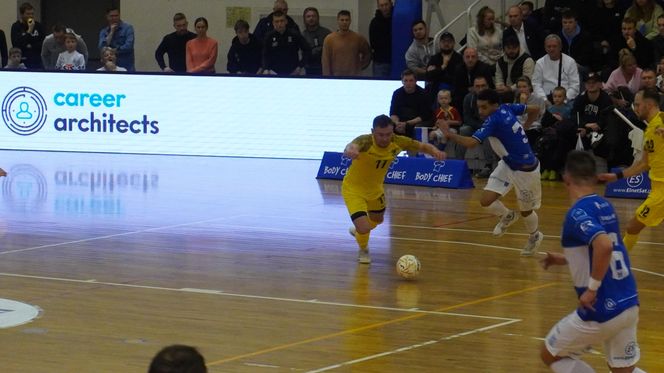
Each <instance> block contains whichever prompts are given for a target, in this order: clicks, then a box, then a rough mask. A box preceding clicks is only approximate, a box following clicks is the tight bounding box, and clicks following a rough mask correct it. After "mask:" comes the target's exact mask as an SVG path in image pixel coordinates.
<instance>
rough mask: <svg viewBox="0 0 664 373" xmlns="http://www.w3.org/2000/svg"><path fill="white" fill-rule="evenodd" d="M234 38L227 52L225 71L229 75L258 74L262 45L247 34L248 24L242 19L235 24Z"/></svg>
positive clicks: (251, 35)
mask: <svg viewBox="0 0 664 373" xmlns="http://www.w3.org/2000/svg"><path fill="white" fill-rule="evenodd" d="M234 29H235V37H234V38H233V41H231V47H230V49H229V50H228V56H227V57H228V62H227V64H226V69H227V70H228V72H229V73H231V74H258V72H259V71H260V69H261V54H262V53H263V45H262V44H261V42H260V41H259V40H258V39H256V37H255V36H254V35H253V34H250V33H249V23H247V21H245V20H243V19H239V20H237V22H235V27H234Z"/></svg>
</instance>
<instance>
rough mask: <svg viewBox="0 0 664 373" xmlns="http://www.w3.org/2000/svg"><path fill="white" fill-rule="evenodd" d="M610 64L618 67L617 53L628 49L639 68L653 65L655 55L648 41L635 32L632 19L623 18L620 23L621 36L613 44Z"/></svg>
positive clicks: (634, 23)
mask: <svg viewBox="0 0 664 373" xmlns="http://www.w3.org/2000/svg"><path fill="white" fill-rule="evenodd" d="M613 47H614V49H613V53H614V55H613V56H612V63H613V66H617V65H618V52H619V51H620V50H621V49H624V48H628V49H629V51H630V52H632V54H633V55H634V57H636V63H637V64H638V65H639V67H640V68H642V69H644V68H646V67H651V66H652V65H653V64H654V63H655V55H654V53H653V47H652V43H651V42H650V40H648V39H646V37H645V36H643V35H641V33H640V32H638V31H636V21H635V20H634V19H633V18H630V17H625V18H624V19H623V21H622V35H621V37H620V38H618V40H617V41H615V43H614V44H613Z"/></svg>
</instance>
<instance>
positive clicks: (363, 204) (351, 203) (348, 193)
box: [341, 188, 386, 220]
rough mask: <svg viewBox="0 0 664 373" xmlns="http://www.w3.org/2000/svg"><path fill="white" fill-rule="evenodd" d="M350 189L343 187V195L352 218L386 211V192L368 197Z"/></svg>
mask: <svg viewBox="0 0 664 373" xmlns="http://www.w3.org/2000/svg"><path fill="white" fill-rule="evenodd" d="M349 189H350V188H341V195H342V196H343V197H344V202H345V203H346V208H347V209H348V213H349V214H350V218H351V219H352V220H355V219H356V218H359V217H360V216H366V215H368V214H369V213H381V212H383V211H385V207H386V206H385V194H381V195H379V196H378V197H377V198H367V197H365V196H363V195H362V194H360V193H356V192H354V191H352V190H349Z"/></svg>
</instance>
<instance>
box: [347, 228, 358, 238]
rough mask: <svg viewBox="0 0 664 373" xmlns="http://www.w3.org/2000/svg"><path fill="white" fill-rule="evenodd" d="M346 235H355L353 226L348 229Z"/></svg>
mask: <svg viewBox="0 0 664 373" xmlns="http://www.w3.org/2000/svg"><path fill="white" fill-rule="evenodd" d="M348 233H350V235H351V236H353V237H355V233H357V231H356V230H355V226H354V225H353V226H351V227H350V228H348Z"/></svg>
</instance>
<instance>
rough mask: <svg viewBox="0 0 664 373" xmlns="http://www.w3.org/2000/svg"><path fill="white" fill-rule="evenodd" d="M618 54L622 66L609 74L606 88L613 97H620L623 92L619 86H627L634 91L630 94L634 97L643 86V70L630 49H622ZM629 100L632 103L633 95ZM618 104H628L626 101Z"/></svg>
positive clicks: (621, 105) (623, 105)
mask: <svg viewBox="0 0 664 373" xmlns="http://www.w3.org/2000/svg"><path fill="white" fill-rule="evenodd" d="M618 55H619V57H618V60H619V61H620V66H619V67H618V68H617V69H615V70H613V72H612V73H611V75H610V76H609V80H607V81H606V83H604V90H605V91H607V92H608V93H609V94H610V95H612V96H613V97H620V96H621V95H622V94H623V93H621V92H620V91H619V88H620V87H627V88H629V91H630V92H631V93H632V94H631V95H630V96H632V97H633V95H634V94H635V93H636V92H638V91H639V89H640V88H641V73H643V70H641V68H640V67H638V66H637V65H636V58H634V55H632V53H631V52H630V51H629V49H626V48H625V49H622V50H621V51H620V53H619V54H618ZM620 99H621V100H624V99H625V97H621V98H620ZM628 101H629V102H630V103H631V101H632V100H631V97H630V99H629V100H628ZM617 104H618V105H617V106H620V107H625V106H626V103H625V102H622V103H617Z"/></svg>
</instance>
